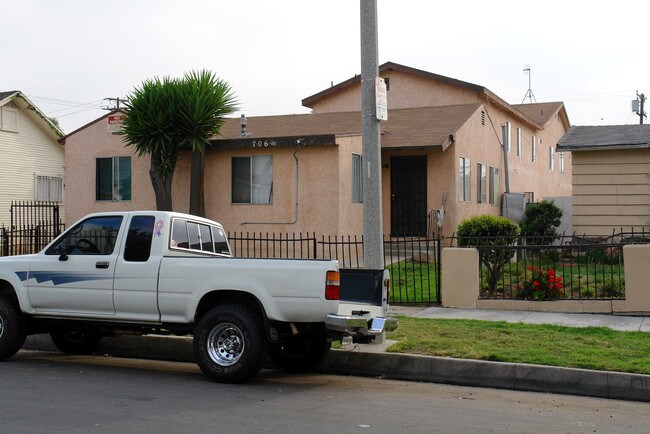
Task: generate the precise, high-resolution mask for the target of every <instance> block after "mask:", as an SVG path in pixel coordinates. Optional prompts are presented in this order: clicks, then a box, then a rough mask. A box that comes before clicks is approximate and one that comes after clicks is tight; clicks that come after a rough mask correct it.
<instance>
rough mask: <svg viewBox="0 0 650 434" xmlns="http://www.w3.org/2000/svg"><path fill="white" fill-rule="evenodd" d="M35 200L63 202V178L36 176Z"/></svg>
mask: <svg viewBox="0 0 650 434" xmlns="http://www.w3.org/2000/svg"><path fill="white" fill-rule="evenodd" d="M35 183H36V188H35V189H34V192H35V198H34V199H36V200H39V201H45V202H63V178H62V177H60V176H40V175H36V180H35Z"/></svg>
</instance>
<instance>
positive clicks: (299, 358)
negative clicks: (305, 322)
mask: <svg viewBox="0 0 650 434" xmlns="http://www.w3.org/2000/svg"><path fill="white" fill-rule="evenodd" d="M330 346H331V343H330V342H329V341H328V340H327V338H325V337H320V336H317V337H309V338H307V337H303V338H301V337H296V338H293V339H292V340H290V341H287V342H283V343H281V344H276V345H273V346H272V347H271V350H270V352H269V356H270V358H271V361H273V363H275V365H276V366H277V367H278V368H280V369H284V370H285V371H289V372H312V371H315V370H316V369H318V367H319V366H320V365H322V364H323V362H324V361H325V358H326V357H327V355H328V354H329V352H330Z"/></svg>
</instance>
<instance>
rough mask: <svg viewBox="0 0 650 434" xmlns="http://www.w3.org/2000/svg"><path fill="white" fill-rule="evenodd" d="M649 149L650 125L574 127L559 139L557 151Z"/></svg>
mask: <svg viewBox="0 0 650 434" xmlns="http://www.w3.org/2000/svg"><path fill="white" fill-rule="evenodd" d="M634 148H650V125H598V126H576V127H571V129H569V131H567V133H566V134H565V135H564V137H562V138H561V139H560V141H559V142H558V144H557V149H558V151H560V150H567V151H594V150H615V149H634Z"/></svg>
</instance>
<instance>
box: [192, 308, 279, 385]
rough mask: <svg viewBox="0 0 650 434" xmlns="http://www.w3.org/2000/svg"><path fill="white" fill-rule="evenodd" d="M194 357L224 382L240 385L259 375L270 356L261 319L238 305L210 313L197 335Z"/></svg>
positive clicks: (211, 373)
mask: <svg viewBox="0 0 650 434" xmlns="http://www.w3.org/2000/svg"><path fill="white" fill-rule="evenodd" d="M193 345H194V357H195V359H196V363H197V364H198V365H199V368H201V371H203V373H204V374H205V375H207V376H208V377H210V378H211V379H212V380H214V381H217V382H220V383H239V382H242V381H245V380H247V379H249V378H251V377H253V376H254V375H256V374H257V373H258V372H259V371H260V369H261V365H262V360H263V359H264V357H265V356H266V352H267V343H266V339H265V338H264V334H263V331H262V326H261V320H260V319H258V318H257V316H256V315H255V314H254V313H253V312H252V311H251V310H250V309H248V308H246V307H245V306H241V305H236V304H228V305H223V306H217V307H215V308H213V309H212V310H210V311H209V312H208V313H206V314H205V315H204V316H203V318H201V320H200V321H199V323H198V324H197V326H196V330H195V333H194V342H193Z"/></svg>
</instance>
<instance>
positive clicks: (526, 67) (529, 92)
mask: <svg viewBox="0 0 650 434" xmlns="http://www.w3.org/2000/svg"><path fill="white" fill-rule="evenodd" d="M524 74H528V90H527V91H526V95H524V99H522V100H521V103H522V104H523V103H524V101H526V98H528V102H529V103H530V104H532V103H533V100H535V102H537V99H536V98H535V95H534V94H533V89H532V88H531V86H530V75H531V74H530V65H524Z"/></svg>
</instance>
